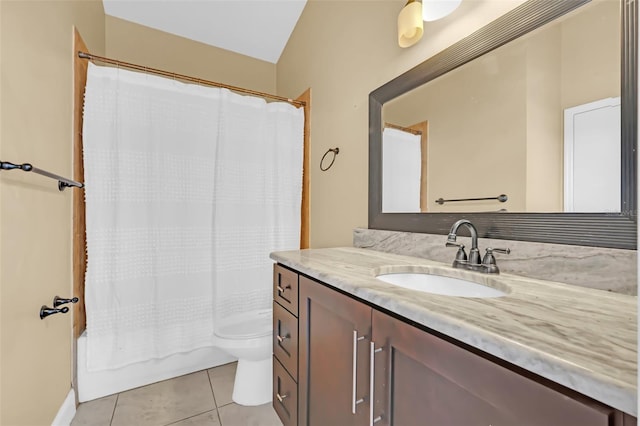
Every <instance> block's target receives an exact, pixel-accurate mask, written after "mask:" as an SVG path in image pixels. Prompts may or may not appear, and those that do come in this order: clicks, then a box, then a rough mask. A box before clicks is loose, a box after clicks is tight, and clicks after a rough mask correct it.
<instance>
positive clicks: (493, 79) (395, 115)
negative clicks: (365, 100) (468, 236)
mask: <svg viewBox="0 0 640 426" xmlns="http://www.w3.org/2000/svg"><path fill="white" fill-rule="evenodd" d="M594 18H595V20H593V19H594ZM590 20H591V21H590ZM637 20H638V10H637V4H636V2H627V1H623V0H620V1H618V0H593V1H591V0H528V1H526V2H525V3H523V4H522V5H520V6H518V7H516V8H515V9H513V10H512V11H511V12H509V13H507V14H506V15H504V16H502V17H500V18H498V19H496V20H495V21H494V22H492V23H490V24H489V25H487V26H485V27H483V28H481V29H480V30H478V31H476V32H475V33H473V34H471V35H470V36H468V37H465V38H464V39H462V40H460V41H459V42H457V43H455V44H454V45H452V46H451V47H449V48H447V49H445V50H444V51H442V52H440V53H438V54H436V55H434V56H433V57H431V58H429V59H427V60H426V61H424V62H423V63H422V64H419V65H418V66H416V67H415V68H413V69H411V70H409V71H407V72H406V73H404V74H402V75H400V76H399V77H397V78H395V79H393V80H391V81H390V82H388V83H386V84H384V85H383V86H381V87H379V88H378V89H376V90H374V91H373V92H371V94H370V96H369V228H371V229H386V230H395V231H405V232H423V233H432V234H447V232H448V231H449V228H450V226H451V224H452V223H454V222H455V221H456V220H458V219H460V218H462V217H464V218H466V219H469V220H471V221H472V222H473V223H474V224H475V225H476V228H478V231H479V235H480V236H482V237H487V238H498V239H511V240H521V241H537V242H547V243H558V244H575V245H584V246H598V247H612V248H625V249H635V248H636V235H637V210H636V200H637V192H636V188H637V185H636V182H637V158H636V148H637V114H638V112H637V46H638V44H637V40H638V34H637V31H638V30H637V29H638V23H637ZM585 27H586V28H587V31H586V32H585V31H584V28H585ZM507 70H510V71H511V73H510V74H503V71H507ZM480 75H482V76H483V77H482V78H483V80H476V78H478V76H480ZM457 78H462V80H456V79H457ZM422 92H426V93H427V95H426V99H425V98H421V97H419V94H420V93H422ZM489 95H492V96H494V95H497V97H490V96H489ZM450 101H454V102H453V103H450V104H449V102H450ZM618 103H619V105H618ZM383 106H384V111H383ZM592 110H595V111H596V112H602V111H605V113H604V114H600V115H598V114H595V115H593V114H591V113H590V111H592ZM585 111H586V112H589V113H585ZM383 112H384V115H383ZM618 114H619V116H618ZM618 117H619V118H618ZM571 119H572V120H573V124H565V120H571ZM599 121H605V122H607V121H608V122H612V123H613V127H614V129H613V130H611V131H610V134H611V135H613V136H612V137H611V139H612V140H611V141H608V138H609V136H606V132H605V131H602V129H601V128H600V127H602V126H600V124H598V123H599ZM417 123H425V126H426V129H427V130H426V133H425V134H423V135H421V136H420V138H421V141H420V144H421V148H420V151H419V152H420V153H419V154H416V149H417V148H416V146H417V137H416V136H414V137H413V138H409V139H412V140H413V142H412V144H413V148H411V149H410V150H409V153H410V152H413V154H408V153H405V154H403V155H404V157H406V156H408V155H413V156H416V155H418V156H419V159H420V163H421V165H420V171H419V172H418V166H417V164H418V161H416V160H412V166H411V170H412V171H411V173H407V174H410V175H413V176H414V178H413V179H415V175H416V174H418V173H419V175H420V183H419V184H417V183H415V182H414V183H413V184H412V185H411V186H412V188H413V189H411V191H412V192H413V195H411V197H405V198H410V200H411V201H410V203H409V201H407V200H404V199H402V200H401V201H400V202H396V201H395V200H394V202H393V203H386V202H385V201H384V200H383V198H386V197H383V186H390V185H391V184H390V183H389V182H384V179H385V178H384V175H385V173H383V167H385V170H386V167H387V165H386V164H384V163H385V160H384V158H383V150H387V149H389V150H390V149H392V148H385V147H384V144H383V134H385V133H388V134H389V135H390V138H393V135H392V133H393V132H391V131H390V129H387V130H384V129H385V124H388V125H390V126H387V127H391V128H395V129H396V130H398V129H397V128H407V127H412V126H413V125H415V124H417ZM567 123H569V121H567ZM585 124H587V125H593V124H598V126H600V127H597V126H596V127H595V128H593V127H589V126H587V127H583V126H584V125H585ZM603 126H604V127H605V128H606V126H607V125H603ZM618 126H619V128H616V127H618ZM400 131H403V130H400ZM571 131H572V132H573V134H571V133H572V132H571ZM585 135H586V136H588V137H589V138H588V139H587V142H586V145H587V146H588V145H589V144H593V143H598V144H600V145H599V146H597V147H596V148H597V149H599V150H600V151H597V150H596V154H595V155H592V156H591V157H595V158H596V162H595V164H594V163H589V162H587V163H584V164H586V166H585V165H584V164H583V157H584V155H583V154H584V153H583V152H582V151H581V149H580V148H581V147H582V146H583V142H582V138H583V137H584V136H585ZM618 138H619V142H617V139H618ZM565 139H567V140H568V142H567V143H566V144H565ZM576 140H580V141H579V142H578V143H575V141H576ZM571 141H573V142H574V143H573V145H571V144H570V143H569V142H571ZM602 141H608V142H606V143H602ZM565 145H566V148H565ZM616 146H618V147H619V148H617V147H616ZM565 149H566V150H567V152H568V153H569V154H573V155H567V154H565ZM618 150H619V151H618ZM385 152H386V151H385ZM393 155H394V154H391V159H392V160H393ZM605 156H608V159H605ZM397 157H398V159H395V160H393V161H387V162H388V163H396V164H397V163H400V164H402V161H403V160H402V158H403V156H402V155H397ZM571 158H573V162H572V161H571ZM387 160H389V158H387ZM607 161H608V162H610V163H611V164H610V165H606V164H608V163H606V162H607ZM578 163H580V164H578ZM576 166H577V167H576ZM572 167H573V168H572ZM394 170H395V169H394ZM565 174H566V176H565ZM392 175H393V174H392ZM398 176H402V173H400V174H399V175H398ZM605 176H610V177H611V176H613V178H609V182H608V183H607V185H609V186H606V185H604V187H603V188H604V189H602V188H601V189H598V188H597V187H598V186H599V185H601V184H602V183H603V182H604V181H605V179H604V177H605ZM396 180H400V178H399V177H398V179H396ZM393 185H395V186H393ZM393 185H391V186H393V188H394V189H393V191H395V192H402V191H403V188H406V187H408V185H404V184H403V183H400V184H398V183H395V184H393ZM416 188H418V189H416ZM598 190H599V191H601V193H600V194H598V193H597V192H596V191H598ZM416 191H417V192H418V194H416ZM502 194H506V195H507V201H505V202H504V203H501V202H498V201H496V200H486V201H473V202H470V201H468V202H464V201H462V202H451V203H448V202H445V203H444V204H442V205H441V204H438V203H436V200H437V199H439V198H443V199H464V198H483V197H494V198H495V197H498V196H500V195H502ZM607 195H613V196H612V197H608V198H609V199H608V200H606V202H605V204H602V203H601V202H603V200H604V199H605V198H607V197H606V196H607ZM581 197H582V198H581ZM585 200H586V202H585ZM592 201H597V203H592ZM405 202H407V203H409V204H407V206H408V207H406V208H403V203H405ZM418 204H419V206H420V207H419V209H418V207H417V205H418ZM503 209H506V210H507V211H508V212H504V211H503Z"/></svg>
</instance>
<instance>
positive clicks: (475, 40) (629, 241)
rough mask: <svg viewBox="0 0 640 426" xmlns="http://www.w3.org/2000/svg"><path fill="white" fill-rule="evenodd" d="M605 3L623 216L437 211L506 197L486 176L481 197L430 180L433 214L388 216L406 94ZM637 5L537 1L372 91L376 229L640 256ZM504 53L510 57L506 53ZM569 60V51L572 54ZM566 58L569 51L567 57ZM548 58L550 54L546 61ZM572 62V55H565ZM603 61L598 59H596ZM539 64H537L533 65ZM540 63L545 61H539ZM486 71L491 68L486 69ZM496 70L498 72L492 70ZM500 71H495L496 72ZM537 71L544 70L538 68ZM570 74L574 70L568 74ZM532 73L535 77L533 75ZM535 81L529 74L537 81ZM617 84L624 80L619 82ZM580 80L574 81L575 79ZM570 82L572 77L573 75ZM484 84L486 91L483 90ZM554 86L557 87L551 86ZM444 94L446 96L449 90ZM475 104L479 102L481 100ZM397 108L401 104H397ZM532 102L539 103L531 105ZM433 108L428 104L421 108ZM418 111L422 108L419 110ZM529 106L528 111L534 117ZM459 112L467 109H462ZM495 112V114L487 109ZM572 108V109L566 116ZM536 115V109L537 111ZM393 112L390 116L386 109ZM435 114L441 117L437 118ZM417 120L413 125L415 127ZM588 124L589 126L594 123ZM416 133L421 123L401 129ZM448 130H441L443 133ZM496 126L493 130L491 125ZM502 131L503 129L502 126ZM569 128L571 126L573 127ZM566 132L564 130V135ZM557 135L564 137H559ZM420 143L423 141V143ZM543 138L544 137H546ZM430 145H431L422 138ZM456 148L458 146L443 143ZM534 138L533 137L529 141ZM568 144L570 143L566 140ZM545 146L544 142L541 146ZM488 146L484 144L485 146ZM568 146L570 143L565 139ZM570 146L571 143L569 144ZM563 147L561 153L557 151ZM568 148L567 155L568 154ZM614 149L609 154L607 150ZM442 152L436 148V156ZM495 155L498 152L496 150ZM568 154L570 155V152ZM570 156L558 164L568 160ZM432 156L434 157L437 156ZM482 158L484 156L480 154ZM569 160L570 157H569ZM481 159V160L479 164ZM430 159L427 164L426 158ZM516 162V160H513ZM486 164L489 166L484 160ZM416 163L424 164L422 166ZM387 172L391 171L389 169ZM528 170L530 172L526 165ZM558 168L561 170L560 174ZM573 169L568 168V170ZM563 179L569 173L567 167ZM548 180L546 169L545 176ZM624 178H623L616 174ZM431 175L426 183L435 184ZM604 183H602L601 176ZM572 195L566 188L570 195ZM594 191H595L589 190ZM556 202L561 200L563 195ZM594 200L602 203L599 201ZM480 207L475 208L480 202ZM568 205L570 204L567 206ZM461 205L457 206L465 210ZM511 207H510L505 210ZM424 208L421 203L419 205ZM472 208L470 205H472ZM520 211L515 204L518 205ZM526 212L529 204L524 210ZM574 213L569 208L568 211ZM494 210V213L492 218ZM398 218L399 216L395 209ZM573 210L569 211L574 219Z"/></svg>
mask: <svg viewBox="0 0 640 426" xmlns="http://www.w3.org/2000/svg"><path fill="white" fill-rule="evenodd" d="M598 3H609V5H611V4H612V3H615V6H616V9H615V11H614V13H615V14H616V16H615V19H616V21H617V23H619V26H618V27H617V28H616V29H615V31H616V34H615V37H616V40H617V42H616V43H617V44H618V46H616V47H618V48H619V50H617V51H616V54H617V56H616V57H617V61H618V64H616V66H618V68H617V70H618V72H619V79H617V81H616V84H617V85H618V88H619V92H618V93H619V99H620V100H619V107H618V108H619V109H618V114H619V121H618V122H619V124H620V126H619V128H618V129H616V132H617V133H616V134H617V135H618V139H619V147H618V148H617V149H619V154H617V152H616V154H615V155H616V157H617V156H619V157H618V158H620V163H619V169H618V170H619V173H620V179H619V182H618V181H616V182H615V183H616V184H617V185H618V186H617V189H616V190H615V192H616V196H617V194H619V197H618V198H617V200H618V201H616V203H619V205H620V208H619V209H615V210H607V209H606V208H603V209H602V210H598V209H597V208H596V209H595V210H589V209H587V210H579V209H578V210H563V204H560V207H559V208H557V210H553V208H549V209H547V208H542V209H541V210H535V208H534V209H533V210H527V209H525V208H523V207H521V206H520V207H518V208H515V209H506V210H507V212H505V209H503V208H502V205H499V203H498V202H497V201H494V203H495V204H494V205H495V206H496V207H493V208H486V207H484V206H483V207H481V208H479V209H478V210H479V211H474V210H473V209H468V208H460V211H456V209H455V208H450V209H449V210H444V211H438V207H439V206H437V205H435V204H433V202H434V201H435V200H436V198H439V197H440V198H442V197H444V198H451V199H456V198H466V197H469V196H470V195H471V197H473V196H477V197H487V196H498V195H499V194H500V195H501V193H502V192H504V191H497V192H496V191H494V192H496V193H495V194H493V193H487V192H486V190H485V189H486V188H485V187H484V186H483V179H482V174H481V173H480V172H479V173H476V175H474V176H475V179H467V182H468V186H469V187H471V188H473V192H471V193H466V194H462V196H460V194H459V193H449V194H444V193H430V192H429V191H427V190H426V189H425V182H424V180H425V176H422V177H421V179H422V182H421V183H420V184H417V185H414V186H415V187H416V188H420V190H419V192H420V194H419V197H424V194H427V195H426V196H427V197H429V199H428V201H429V203H432V204H431V206H432V207H431V208H427V206H428V203H427V202H426V201H425V200H424V199H421V200H419V201H418V202H417V205H419V206H420V207H416V209H417V210H409V211H413V212H402V211H403V210H399V211H400V212H388V211H389V210H387V212H385V210H384V209H383V193H382V192H383V172H382V170H383V129H384V128H385V123H386V122H388V121H389V120H387V118H389V117H387V115H383V108H384V107H385V106H389V105H392V104H393V102H395V101H396V100H397V99H400V98H402V97H405V95H406V94H407V93H408V92H410V91H414V89H419V88H421V87H425V86H429V85H434V84H436V83H437V82H440V81H443V79H445V78H448V77H450V76H452V75H454V74H456V73H457V74H460V73H462V72H463V71H461V70H462V69H463V66H470V65H471V64H474V63H476V64H477V63H478V61H482V60H483V59H484V61H485V65H486V62H489V65H491V64H492V63H493V62H495V60H491V61H487V60H486V58H487V56H485V55H487V54H488V53H490V52H494V51H495V52H498V51H503V49H505V48H506V47H507V46H509V45H511V44H513V43H517V42H519V41H520V40H522V39H524V38H526V37H530V36H531V35H532V34H533V35H535V34H538V33H539V31H541V29H543V28H545V27H547V26H549V25H553V24H555V23H558V22H562V21H563V19H567V17H571V16H572V15H575V14H577V13H579V12H580V11H581V10H588V9H589V8H590V7H593V6H596V5H597V4H598ZM637 17H638V11H637V4H636V2H635V1H625V0H621V1H615V0H593V1H591V0H529V1H527V2H525V3H523V4H522V5H520V6H519V7H517V8H515V9H514V10H512V11H511V12H509V13H507V14H505V15H503V16H502V17H500V18H498V19H496V20H495V21H493V22H491V23H490V24H488V25H487V26H485V27H483V28H481V29H480V30H478V31H476V32H475V33H473V34H471V35H470V36H468V37H466V38H464V39H462V40H460V41H459V42H457V43H455V44H454V45H452V46H451V47H449V48H447V49H445V50H443V51H442V52H440V53H438V54H437V55H435V56H433V57H431V58H429V59H427V60H426V61H424V62H423V63H421V64H419V65H418V66H416V67H414V68H413V69H411V70H409V71H407V72H406V73H404V74H402V75H400V76H399V77H397V78H395V79H393V80H391V81H389V82H388V83H386V84H384V85H383V86H381V87H379V88H378V89H376V90H374V91H373V92H371V94H370V95H369V228H370V229H383V230H395V231H404V232H420V233H431V234H447V233H448V231H449V228H450V226H451V225H452V224H453V223H454V222H455V221H456V220H458V219H461V218H466V219H469V220H470V221H471V222H473V223H474V225H476V227H477V228H478V232H479V235H480V236H482V237H485V238H497V239H511V240H519V241H533V242H547V243H557V244H571V245H584V246H594V247H610V248H622V249H635V248H636V241H637V204H636V200H637V185H636V182H637V154H636V150H637V114H638V111H637V51H638V44H637V39H638V36H637V32H638V30H637V19H638V18H637ZM501 49H502V50H501ZM565 53H566V52H565ZM559 54H560V56H562V52H560V53H559ZM543 56H544V55H543ZM565 56H566V55H565ZM593 60H594V61H596V60H597V59H593ZM529 62H530V63H531V60H529ZM535 64H538V65H539V64H540V62H537V63H536V62H534V65H535ZM485 68H486V66H485ZM489 68H491V67H489ZM494 68H495V67H494ZM536 68H537V67H536ZM565 68H566V67H565ZM528 72H529V74H531V73H530V70H528ZM529 74H528V75H529ZM616 77H617V76H616ZM568 78H569V79H571V78H572V76H571V75H569V77H568ZM565 79H567V77H566V76H565ZM480 85H484V83H481V84H478V86H480ZM550 86H551V85H550ZM532 87H533V90H534V91H537V87H540V85H538V86H531V85H529V87H528V89H527V88H526V87H525V89H524V90H525V91H526V90H528V91H529V92H531V91H532ZM441 92H442V90H441ZM474 99H475V98H474ZM392 101H393V102H392ZM528 102H531V101H528ZM421 103H428V102H421ZM414 104H415V103H414ZM526 108H527V107H526V106H525V107H524V109H525V110H526ZM458 109H459V108H458ZM487 109H489V108H487ZM567 109H569V108H565V109H564V114H565V116H566V114H567V113H566V111H567ZM530 110H531V108H529V111H530ZM385 111H386V110H385ZM432 115H433V114H432ZM547 115H548V116H551V117H555V118H553V119H554V120H556V121H558V120H559V118H558V117H562V116H563V109H562V108H560V107H559V108H558V109H557V110H555V109H554V111H552V113H551V114H547ZM430 118H431V117H429V116H427V117H423V116H420V117H419V120H423V119H426V120H427V121H428V122H429V126H428V128H429V131H430V132H433V133H431V134H430V136H429V143H432V142H431V139H434V140H435V141H434V143H436V142H437V133H436V130H437V129H438V122H432V120H431V119H430ZM412 119H415V120H414V121H416V122H417V121H418V119H417V118H416V117H413V118H409V119H408V120H412ZM587 121H588V120H587ZM393 124H394V125H398V126H397V127H399V128H402V126H406V127H407V128H408V127H410V125H411V124H413V122H411V121H409V122H407V123H401V122H400V123H398V122H395V123H393ZM562 125H563V123H562V122H560V124H559V126H560V127H559V128H560V129H562V128H563V127H562ZM457 126H458V127H461V128H464V127H465V121H464V120H459V122H458V123H457ZM442 127H444V125H443V126H441V128H442ZM489 127H490V126H489ZM494 127H495V126H494ZM564 127H567V125H566V124H565V125H564ZM529 128H535V125H534V124H531V123H529ZM560 132H561V133H563V131H562V130H560ZM556 133H558V132H557V131H556ZM416 138H417V139H420V136H417V137H416ZM538 138H540V136H538ZM422 139H423V140H422V144H423V145H424V138H422ZM442 139H444V140H446V142H447V143H449V142H450V141H451V140H453V139H454V138H451V139H447V138H442ZM524 139H526V136H524ZM565 139H566V136H565ZM538 140H544V138H543V139H538ZM481 142H482V141H476V143H481ZM560 143H563V140H562V138H561V137H560ZM565 144H566V142H565ZM557 149H558V148H557V147H556V150H557ZM560 149H562V148H560ZM607 150H608V149H607ZM435 151H436V150H435V149H434V150H433V152H435ZM460 151H462V152H459V155H464V153H465V151H464V150H463V149H461V150H460ZM489 151H490V150H489ZM562 152H564V151H562ZM562 152H561V153H560V155H558V156H557V157H558V158H560V161H562V156H563V154H562ZM431 154H432V150H431V149H430V150H429V155H431ZM475 155H478V154H475ZM565 157H566V155H565ZM474 158H477V157H474ZM458 159H459V157H457V156H451V157H450V158H439V159H437V160H435V159H434V160H433V161H434V162H433V165H431V164H432V163H429V166H426V165H425V164H424V163H426V161H422V163H423V164H422V166H420V164H417V165H416V167H415V168H416V170H417V171H416V173H417V174H418V175H420V173H421V172H420V170H422V173H423V174H424V173H425V172H424V170H426V169H427V168H429V169H434V170H436V169H437V167H436V166H437V164H440V165H442V164H444V165H445V167H441V169H443V168H445V169H446V168H450V169H456V164H457V161H458ZM423 160H424V159H423ZM509 161H511V160H509ZM478 162H482V161H478ZM416 163H420V161H417V162H416ZM385 167H386V166H385ZM523 167H524V166H523ZM556 168H558V167H556ZM564 168H565V169H566V168H567V166H566V165H565V166H564ZM559 170H560V171H561V172H562V170H563V166H562V165H561V166H560V167H559ZM542 173H544V170H542ZM616 173H618V171H616ZM431 178H432V177H431V175H429V177H427V178H426V180H429V179H431ZM503 178H504V179H505V181H508V180H510V179H512V178H510V175H509V173H506V174H505V175H503ZM444 180H446V179H445V178H442V177H441V178H440V179H438V178H437V177H434V178H433V182H437V181H439V182H442V181H444ZM566 180H567V178H566V176H565V179H564V182H563V183H559V185H562V188H561V189H560V191H556V193H559V194H560V195H559V196H560V197H563V191H564V192H565V193H566V192H567V190H566V188H565V186H564V185H566ZM596 180H600V179H599V178H598V176H596ZM563 188H565V189H563ZM587 190H589V187H588V188H587ZM517 197H518V194H517V193H515V194H509V198H510V199H512V200H516V199H517ZM555 197H556V198H557V197H558V195H557V194H556V196H555ZM592 198H594V199H596V198H600V197H592ZM472 203H473V202H472ZM560 203H562V201H560ZM462 204H463V203H459V204H457V205H462ZM505 204H507V203H505ZM414 205H416V203H414ZM467 205H468V204H467ZM512 205H515V204H512ZM523 205H524V204H523ZM564 207H565V208H566V204H565V205H564ZM489 210H491V212H487V211H489ZM391 211H395V210H391ZM567 211H569V212H567Z"/></svg>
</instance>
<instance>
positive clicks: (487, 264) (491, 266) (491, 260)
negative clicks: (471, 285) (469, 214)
mask: <svg viewBox="0 0 640 426" xmlns="http://www.w3.org/2000/svg"><path fill="white" fill-rule="evenodd" d="M462 225H465V226H466V227H467V228H468V229H469V233H470V234H471V249H470V250H469V257H468V258H467V253H466V252H465V251H464V244H460V243H457V242H456V238H457V232H458V228H460V227H461V226H462ZM445 245H446V247H458V252H457V253H456V258H455V259H454V261H453V265H452V266H453V267H454V268H461V269H469V270H472V271H477V272H483V273H486V274H498V273H500V270H499V269H498V265H497V264H496V258H495V257H494V256H493V252H496V253H504V254H509V253H510V252H511V250H509V249H508V248H507V249H499V248H491V247H489V248H487V250H486V253H485V255H484V257H483V258H482V262H481V261H480V251H479V250H478V230H477V229H476V227H475V226H473V224H472V223H471V222H469V221H468V220H467V219H460V220H459V221H457V222H456V223H454V224H453V225H452V226H451V229H450V230H449V235H448V236H447V243H446V244H445Z"/></svg>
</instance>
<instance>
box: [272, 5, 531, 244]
mask: <svg viewBox="0 0 640 426" xmlns="http://www.w3.org/2000/svg"><path fill="white" fill-rule="evenodd" d="M405 3H406V2H404V1H400V0H398V1H390V0H388V1H329V0H326V1H325V0H310V1H309V2H308V3H307V5H306V7H305V9H304V11H303V13H302V16H301V17H300V20H299V21H298V25H297V26H296V28H295V30H294V32H293V34H292V37H291V39H290V40H289V43H288V44H287V47H286V48H285V50H284V52H283V54H282V56H281V58H280V61H279V62H278V68H277V83H278V85H277V88H278V92H279V94H280V95H285V96H297V95H298V94H300V93H302V92H303V91H304V90H305V89H306V88H307V87H311V89H312V114H311V174H310V178H311V245H312V247H327V246H337V245H351V239H352V230H353V228H354V227H356V226H366V225H367V220H368V219H367V199H368V194H367V193H368V99H369V93H370V92H371V91H373V90H375V89H376V88H377V87H379V86H381V85H382V84H384V83H386V82H387V81H389V80H390V79H391V78H393V77H396V76H397V75H399V74H401V73H403V72H405V71H407V70H408V69H410V68H411V67H413V66H415V65H417V64H419V63H420V62H422V61H424V60H425V59H427V58H429V57H431V56H432V55H434V54H435V53H438V52H439V51H441V50H442V49H444V48H446V47H448V46H449V45H451V44H453V43H454V42H456V41H458V40H459V39H461V38H462V37H464V36H466V35H468V34H470V33H472V32H473V31H475V30H477V29H478V28H480V27H482V26H483V25H485V24H487V23H488V22H490V21H492V20H493V19H495V18H497V17H498V16H501V15H502V14H504V13H505V12H507V11H508V10H510V9H512V8H514V7H516V6H518V5H519V4H521V3H522V1H519V0H514V1H487V2H477V1H465V2H462V4H461V6H460V7H459V8H458V9H457V10H456V11H455V12H454V13H453V14H452V15H450V16H449V17H447V18H445V19H442V20H440V21H435V22H431V23H425V28H424V36H423V38H422V40H421V41H420V42H419V43H418V44H417V45H415V46H413V47H411V48H408V49H401V48H399V47H398V44H397V33H396V22H397V17H398V13H399V11H400V9H401V8H402V6H403V5H404V4H405ZM336 146H338V147H340V154H339V155H338V157H337V159H336V162H335V164H334V166H333V167H332V168H331V169H330V170H328V171H326V172H321V171H320V169H319V167H318V164H319V162H320V158H321V157H322V155H323V153H324V152H325V151H326V150H327V149H328V148H334V147H336Z"/></svg>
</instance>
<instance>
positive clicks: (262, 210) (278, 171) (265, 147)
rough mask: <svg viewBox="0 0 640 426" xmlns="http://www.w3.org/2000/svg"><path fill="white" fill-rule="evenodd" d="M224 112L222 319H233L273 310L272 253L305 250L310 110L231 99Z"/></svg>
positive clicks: (219, 252) (217, 214)
mask: <svg viewBox="0 0 640 426" xmlns="http://www.w3.org/2000/svg"><path fill="white" fill-rule="evenodd" d="M221 112H222V113H221V115H220V132H219V138H218V145H217V150H216V155H215V179H214V188H215V189H214V191H215V194H216V196H215V202H214V214H213V232H214V238H213V241H214V280H215V282H216V283H217V285H216V290H217V298H216V300H217V306H216V310H215V312H216V315H217V316H218V318H228V317H229V316H230V315H234V314H241V313H243V312H246V311H252V310H258V309H266V308H270V307H271V304H272V302H271V300H272V292H271V286H272V267H273V266H272V265H273V262H272V261H270V260H269V253H270V252H271V251H276V250H292V249H297V248H299V247H300V205H301V199H302V158H303V137H304V110H303V109H302V108H300V109H297V108H295V107H293V106H292V105H289V104H286V103H281V102H280V103H267V102H265V101H264V99H261V98H255V97H253V98H252V97H247V96H240V95H237V94H235V93H232V92H228V91H226V92H225V93H223V95H222V106H221ZM217 323H219V322H217Z"/></svg>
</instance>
